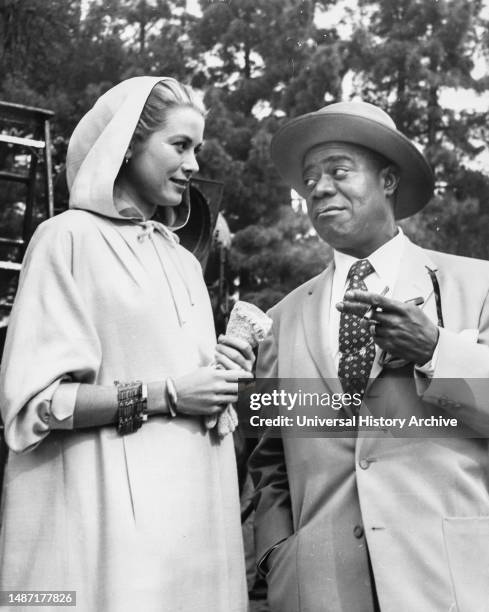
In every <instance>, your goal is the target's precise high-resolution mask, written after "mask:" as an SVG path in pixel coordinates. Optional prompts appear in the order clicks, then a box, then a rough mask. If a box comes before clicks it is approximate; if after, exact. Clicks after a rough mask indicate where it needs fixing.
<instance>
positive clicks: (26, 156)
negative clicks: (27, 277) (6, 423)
mask: <svg viewBox="0 0 489 612" xmlns="http://www.w3.org/2000/svg"><path fill="white" fill-rule="evenodd" d="M53 115H54V113H53V112H52V111H50V110H46V109H43V108H35V107H32V106H24V105H22V104H13V103H10V102H2V101H0V164H1V165H0V181H1V184H2V185H3V184H4V182H6V181H13V182H15V183H20V184H23V185H24V186H25V197H24V207H23V212H22V216H23V218H22V229H21V231H20V232H19V233H20V236H19V235H16V236H12V235H9V236H1V235H0V356H1V353H2V352H3V345H4V342H5V335H6V330H7V324H8V317H9V313H10V309H11V308H12V304H13V298H14V296H15V291H16V288H17V281H18V275H19V272H20V269H21V262H22V258H23V256H24V252H25V249H26V247H27V243H28V242H29V240H30V238H31V235H32V232H33V229H34V213H35V200H36V187H37V179H38V168H39V164H40V163H42V170H43V172H42V177H43V182H44V194H45V198H44V199H45V211H44V214H43V216H46V217H52V216H53V213H54V198H53V164H52V158H51V128H50V120H51V119H52V117H53ZM19 155H20V156H22V159H23V162H24V163H22V164H19V163H17V161H16V160H18V159H19ZM10 166H11V167H10ZM22 169H23V170H24V171H23V172H20V171H19V170H22ZM0 207H2V208H3V207H5V202H2V201H0ZM4 230H5V228H1V227H0V234H1V233H2V231H4ZM2 430H3V427H2V424H1V421H0V494H1V486H2V478H3V466H4V463H5V461H6V459H7V447H6V445H5V442H4V440H3V431H2ZM0 519H1V517H0Z"/></svg>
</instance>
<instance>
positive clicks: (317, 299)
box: [302, 263, 342, 393]
mask: <svg viewBox="0 0 489 612" xmlns="http://www.w3.org/2000/svg"><path fill="white" fill-rule="evenodd" d="M333 271H334V267H333V264H332V263H330V264H329V266H328V267H327V268H326V270H324V272H322V273H321V274H320V275H319V276H318V277H317V279H316V282H315V283H314V284H313V285H312V286H311V288H310V289H309V292H308V294H307V296H306V299H305V300H304V301H303V303H302V324H303V327H304V336H305V339H306V345H307V348H308V350H309V352H310V354H311V356H312V359H313V361H314V363H315V364H316V367H317V369H318V371H319V372H320V374H321V377H322V378H323V379H324V380H325V382H326V384H327V386H328V387H330V389H331V391H332V392H333V393H341V392H342V388H341V385H340V382H339V380H338V373H337V371H336V368H335V365H334V361H333V356H332V355H331V351H330V350H329V346H328V345H329V313H330V308H331V285H332V279H333Z"/></svg>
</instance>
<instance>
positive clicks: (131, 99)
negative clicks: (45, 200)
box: [66, 76, 190, 230]
mask: <svg viewBox="0 0 489 612" xmlns="http://www.w3.org/2000/svg"><path fill="white" fill-rule="evenodd" d="M161 81H174V79H171V78H167V77H148V76H141V77H134V78H132V79H127V80H126V81H123V82H122V83H119V85H116V86H115V87H113V88H112V89H109V91H107V92H106V93H105V94H104V95H103V96H101V97H100V98H99V99H98V100H97V101H96V103H95V104H94V106H93V107H92V108H91V109H90V110H89V111H88V113H86V115H84V116H83V117H82V119H81V120H80V122H79V123H78V125H77V126H76V128H75V131H74V132H73V135H72V136H71V139H70V143H69V145H68V154H67V157H66V178H67V182H68V188H69V190H70V208H78V209H82V210H88V211H91V212H95V213H97V214H99V215H104V216H105V217H110V218H113V219H132V220H135V221H141V220H142V215H141V213H140V212H139V211H138V210H137V209H136V208H135V207H133V206H131V205H130V202H128V201H127V199H126V197H125V194H123V193H121V192H119V191H118V190H117V189H116V190H114V182H115V179H116V178H117V175H118V173H119V170H120V168H121V165H122V163H123V161H124V156H125V154H126V151H127V148H128V146H129V143H130V142H131V138H132V135H133V133H134V130H135V129H136V125H137V123H138V120H139V116H140V115H141V112H142V110H143V108H144V104H145V102H146V100H147V98H148V96H149V94H150V93H151V90H152V89H153V87H154V86H155V85H156V84H157V83H159V82H161ZM161 208H162V210H163V211H164V212H166V213H167V219H166V220H165V225H167V227H169V228H170V229H172V230H174V229H180V228H181V227H183V226H184V225H185V224H186V223H187V220H188V217H189V214H190V205H189V199H188V194H187V192H186V193H185V194H184V198H183V200H182V203H181V204H179V205H178V206H175V207H167V206H165V207H161Z"/></svg>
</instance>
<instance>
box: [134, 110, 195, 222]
mask: <svg viewBox="0 0 489 612" xmlns="http://www.w3.org/2000/svg"><path fill="white" fill-rule="evenodd" d="M203 135H204V118H203V117H202V115H201V114H200V113H199V112H198V111H196V110H194V109H193V108H189V107H185V106H182V107H176V108H173V109H171V110H170V111H168V114H167V121H166V125H165V127H163V128H161V129H160V130H158V131H156V132H153V133H152V134H151V135H150V136H149V137H148V138H147V139H146V140H144V141H143V142H138V143H136V144H135V145H134V146H133V147H131V149H130V150H129V151H128V154H127V156H128V157H129V163H128V164H127V165H126V166H125V167H124V169H123V180H124V183H125V186H126V188H129V190H130V192H131V195H132V196H133V198H134V200H135V204H136V205H137V206H138V208H139V209H140V210H141V212H142V213H143V214H144V216H145V218H149V217H150V216H151V215H152V214H153V213H154V210H155V208H156V206H176V205H177V204H179V203H180V202H181V200H182V195H183V192H184V191H185V188H186V187H187V186H188V182H189V180H190V177H191V176H192V174H194V172H197V171H198V169H199V165H198V163H197V159H196V157H195V156H196V154H197V153H198V151H199V149H200V147H201V146H202V140H203Z"/></svg>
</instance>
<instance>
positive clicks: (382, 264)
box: [329, 228, 438, 377]
mask: <svg viewBox="0 0 489 612" xmlns="http://www.w3.org/2000/svg"><path fill="white" fill-rule="evenodd" d="M406 242H407V238H406V236H405V235H404V233H403V231H402V229H401V228H398V233H397V234H396V235H395V236H394V237H393V238H391V239H390V240H389V241H388V242H386V243H385V244H383V245H382V246H381V247H379V248H378V249H377V250H376V251H374V252H373V253H371V254H370V255H369V256H368V257H364V258H362V259H368V260H369V261H370V263H371V264H372V266H373V267H374V270H375V272H374V273H372V274H370V275H369V276H367V277H366V278H365V279H364V282H365V285H366V286H367V289H368V290H369V291H373V292H375V293H381V292H382V291H383V289H384V288H385V287H388V288H389V291H388V293H387V294H386V297H388V298H392V297H393V296H392V293H393V291H394V288H395V286H396V283H397V279H398V277H399V272H400V265H401V259H402V255H403V252H404V248H405V245H406ZM333 260H334V274H333V283H332V288H331V305H330V306H331V307H330V316H329V346H330V350H331V354H332V356H333V359H334V363H335V366H336V369H338V364H339V362H340V351H339V331H340V316H341V315H340V312H339V311H338V310H337V309H336V304H337V303H338V302H341V301H342V300H343V296H344V294H345V291H346V287H347V276H348V272H349V270H350V268H351V266H352V265H353V264H354V263H355V262H356V261H358V259H357V258H355V257H352V256H351V255H346V254H345V253H341V252H340V251H336V250H335V251H333ZM413 297H414V296H413ZM424 312H425V314H426V315H427V316H428V317H429V318H430V319H431V320H432V321H436V310H435V307H434V306H433V304H431V303H428V304H426V306H425V307H424ZM437 346H438V345H437ZM381 352H382V351H381V349H380V348H379V347H378V346H376V352H375V359H374V362H373V365H372V370H371V377H375V376H377V375H378V374H379V373H380V371H381V366H380V365H379V357H380V354H381ZM436 356H437V348H435V352H434V353H433V357H432V359H431V360H430V361H428V362H427V363H425V364H424V365H423V366H420V367H417V368H416V369H417V370H418V371H419V372H421V373H422V374H424V375H426V376H429V377H431V376H433V372H434V364H435V361H436Z"/></svg>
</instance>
